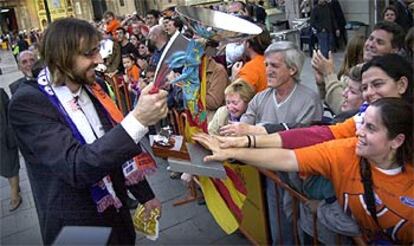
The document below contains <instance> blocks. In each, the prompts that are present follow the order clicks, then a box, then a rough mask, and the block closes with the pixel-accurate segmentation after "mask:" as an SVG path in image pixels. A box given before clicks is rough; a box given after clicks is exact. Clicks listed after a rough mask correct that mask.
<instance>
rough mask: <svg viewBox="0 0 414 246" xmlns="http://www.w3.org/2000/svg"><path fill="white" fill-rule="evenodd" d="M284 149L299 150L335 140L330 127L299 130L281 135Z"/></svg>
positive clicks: (284, 132)
mask: <svg viewBox="0 0 414 246" xmlns="http://www.w3.org/2000/svg"><path fill="white" fill-rule="evenodd" d="M279 135H280V138H281V139H282V148H284V149H297V148H301V147H307V146H311V145H314V144H317V143H322V142H325V141H329V140H332V139H335V137H334V135H333V134H332V131H331V130H330V128H329V126H312V127H307V128H297V129H292V130H289V131H283V132H280V133H279Z"/></svg>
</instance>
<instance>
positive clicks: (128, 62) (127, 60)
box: [122, 57, 134, 69]
mask: <svg viewBox="0 0 414 246" xmlns="http://www.w3.org/2000/svg"><path fill="white" fill-rule="evenodd" d="M122 64H123V65H124V68H126V69H130V68H131V67H132V65H134V62H133V61H132V60H131V58H129V57H127V58H122Z"/></svg>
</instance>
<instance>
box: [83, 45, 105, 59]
mask: <svg viewBox="0 0 414 246" xmlns="http://www.w3.org/2000/svg"><path fill="white" fill-rule="evenodd" d="M100 50H101V45H100V44H99V45H98V46H96V47H95V48H92V49H90V50H87V51H85V52H83V54H82V55H84V56H86V57H94V56H96V55H97V54H98V53H99V51H100Z"/></svg>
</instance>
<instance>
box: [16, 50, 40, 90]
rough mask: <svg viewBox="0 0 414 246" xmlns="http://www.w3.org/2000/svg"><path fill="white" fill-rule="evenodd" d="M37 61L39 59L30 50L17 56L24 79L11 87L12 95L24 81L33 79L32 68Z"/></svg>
mask: <svg viewBox="0 0 414 246" xmlns="http://www.w3.org/2000/svg"><path fill="white" fill-rule="evenodd" d="M36 60H37V58H36V56H35V54H34V53H33V52H31V51H29V50H25V51H23V52H20V54H19V55H18V56H17V64H18V66H19V70H20V71H22V73H23V75H24V77H22V78H20V79H18V80H16V81H14V82H13V83H11V84H10V85H9V88H10V91H11V93H12V94H14V93H16V90H17V89H18V88H19V86H20V85H21V84H22V83H23V82H24V81H26V80H30V79H33V73H32V68H33V65H34V64H35V62H36Z"/></svg>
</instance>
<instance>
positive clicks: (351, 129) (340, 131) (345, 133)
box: [329, 117, 356, 139]
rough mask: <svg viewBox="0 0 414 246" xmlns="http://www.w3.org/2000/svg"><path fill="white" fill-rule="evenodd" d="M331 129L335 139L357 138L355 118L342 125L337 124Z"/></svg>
mask: <svg viewBox="0 0 414 246" xmlns="http://www.w3.org/2000/svg"><path fill="white" fill-rule="evenodd" d="M329 129H330V130H331V132H332V134H333V135H334V137H335V139H339V138H350V137H355V136H356V124H355V120H354V117H351V118H349V119H347V120H346V121H344V122H342V123H337V124H335V125H332V126H329Z"/></svg>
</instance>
